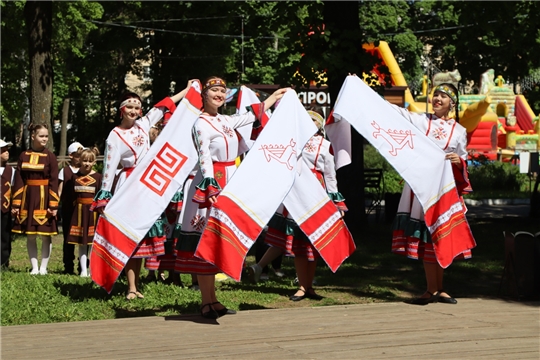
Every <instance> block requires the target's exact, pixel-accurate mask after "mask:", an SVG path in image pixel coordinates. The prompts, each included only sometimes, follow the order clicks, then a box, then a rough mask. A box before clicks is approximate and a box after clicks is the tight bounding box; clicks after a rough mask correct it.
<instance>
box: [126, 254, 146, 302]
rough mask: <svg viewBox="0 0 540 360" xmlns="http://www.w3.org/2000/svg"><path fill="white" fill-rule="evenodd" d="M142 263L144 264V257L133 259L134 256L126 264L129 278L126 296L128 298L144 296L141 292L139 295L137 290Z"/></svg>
mask: <svg viewBox="0 0 540 360" xmlns="http://www.w3.org/2000/svg"><path fill="white" fill-rule="evenodd" d="M141 264H142V259H133V258H131V259H129V260H128V262H127V264H126V268H125V271H126V275H127V280H128V294H127V296H126V298H127V299H128V300H131V299H134V298H136V297H139V298H140V297H143V295H142V294H140V293H139V294H140V295H139V294H138V291H137V283H138V282H139V274H140V271H141ZM137 267H138V269H137Z"/></svg>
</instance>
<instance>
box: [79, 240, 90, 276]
mask: <svg viewBox="0 0 540 360" xmlns="http://www.w3.org/2000/svg"><path fill="white" fill-rule="evenodd" d="M87 251H88V245H80V246H79V263H80V265H81V273H80V275H81V276H82V277H87V276H88V269H87V268H86V262H87V260H88V255H86V252H87Z"/></svg>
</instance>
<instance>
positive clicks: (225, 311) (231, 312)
mask: <svg viewBox="0 0 540 360" xmlns="http://www.w3.org/2000/svg"><path fill="white" fill-rule="evenodd" d="M216 304H220V305H221V306H223V305H222V304H221V303H220V302H219V301H217V302H215V303H212V304H211V305H216ZM214 311H215V312H216V313H217V314H218V315H219V317H221V316H224V315H236V311H235V310H231V309H227V308H226V307H225V306H223V309H220V310H214Z"/></svg>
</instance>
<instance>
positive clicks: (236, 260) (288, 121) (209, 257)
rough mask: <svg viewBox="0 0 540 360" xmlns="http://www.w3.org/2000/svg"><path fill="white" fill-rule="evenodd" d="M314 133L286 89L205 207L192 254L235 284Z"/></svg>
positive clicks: (292, 180) (285, 190) (290, 181)
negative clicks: (202, 226)
mask: <svg viewBox="0 0 540 360" xmlns="http://www.w3.org/2000/svg"><path fill="white" fill-rule="evenodd" d="M316 131H317V127H316V126H315V125H314V124H313V121H312V120H311V117H310V116H309V115H308V114H307V112H306V110H305V109H304V107H303V106H302V104H301V103H300V100H299V99H298V96H297V95H296V92H295V91H294V90H288V91H287V92H286V93H285V95H284V96H283V98H282V99H281V102H280V104H279V106H278V107H277V109H276V110H275V111H274V113H273V115H272V118H271V119H270V121H269V122H268V124H267V125H266V126H265V128H264V130H263V131H262V132H261V133H260V135H259V137H258V138H257V140H256V141H255V143H254V144H253V146H252V148H251V150H250V151H249V153H248V154H247V156H246V158H245V159H244V160H243V161H242V164H241V165H240V166H239V167H238V169H237V170H236V172H235V173H234V175H233V176H232V178H231V179H230V181H229V182H228V183H227V185H226V186H225V188H224V189H223V190H222V192H221V193H220V194H219V196H218V198H217V202H216V203H215V204H214V205H213V206H212V207H211V208H210V216H209V219H208V223H207V226H206V228H205V230H204V232H203V234H202V237H201V240H200V242H199V246H198V247H197V251H196V252H195V256H197V257H200V258H202V259H204V260H205V261H207V262H209V263H212V264H214V265H216V266H217V267H218V268H220V269H221V270H222V271H223V272H224V273H226V274H227V275H229V276H231V277H232V278H234V279H235V280H237V281H238V280H240V275H241V270H242V264H243V263H244V259H245V256H246V254H247V251H248V250H249V249H250V248H251V246H252V245H253V243H254V242H255V240H256V239H257V237H258V236H259V234H260V233H261V231H262V229H263V227H264V226H265V225H266V224H267V223H268V221H269V220H270V218H271V217H272V216H273V215H274V212H275V210H276V209H277V208H278V207H279V205H280V204H281V203H282V202H283V200H284V198H285V196H286V195H287V193H288V192H289V190H290V189H291V187H292V185H293V183H294V181H295V178H296V171H297V170H298V164H299V163H300V164H302V163H303V161H302V160H301V159H300V156H301V154H302V149H303V147H304V145H305V144H306V143H307V142H308V140H309V139H310V138H311V136H312V135H313V134H314V133H315V132H316ZM309 173H311V172H309ZM318 186H319V187H320V185H318Z"/></svg>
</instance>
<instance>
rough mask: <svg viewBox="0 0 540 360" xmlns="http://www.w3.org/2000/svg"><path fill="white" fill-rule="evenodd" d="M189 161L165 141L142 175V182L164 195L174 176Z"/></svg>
mask: <svg viewBox="0 0 540 360" xmlns="http://www.w3.org/2000/svg"><path fill="white" fill-rule="evenodd" d="M186 161H187V157H186V156H185V155H184V154H182V153H181V152H179V151H178V150H176V149H175V148H173V147H172V146H171V145H170V144H169V143H165V144H164V145H163V147H162V148H161V150H160V151H159V153H158V154H157V155H156V157H155V159H154V160H152V162H151V163H150V165H148V168H147V169H146V171H145V172H144V174H143V175H142V177H141V180H140V181H141V183H143V184H144V185H146V187H148V188H149V189H150V190H152V191H153V192H155V193H156V194H158V195H160V196H161V195H163V193H164V192H165V190H167V187H168V186H169V184H170V183H171V180H172V178H174V177H175V176H176V174H177V173H178V171H180V169H181V168H182V166H183V165H184V163H185V162H186Z"/></svg>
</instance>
